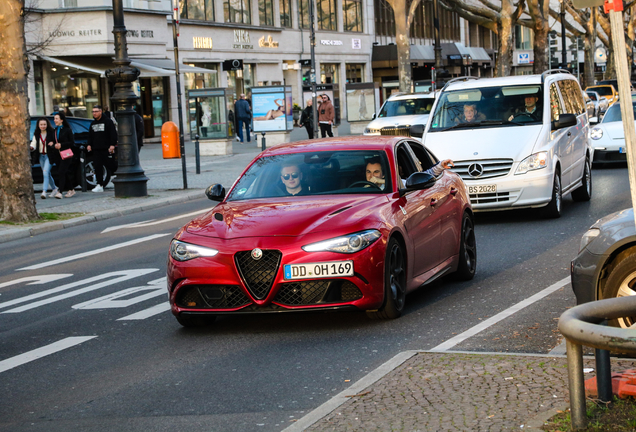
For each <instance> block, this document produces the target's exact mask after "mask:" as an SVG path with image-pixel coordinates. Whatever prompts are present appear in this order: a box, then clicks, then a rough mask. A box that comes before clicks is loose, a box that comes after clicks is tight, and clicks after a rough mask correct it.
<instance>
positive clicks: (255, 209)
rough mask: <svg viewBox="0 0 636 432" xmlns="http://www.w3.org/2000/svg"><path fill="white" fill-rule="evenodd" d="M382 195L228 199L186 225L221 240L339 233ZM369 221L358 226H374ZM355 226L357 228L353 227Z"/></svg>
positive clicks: (367, 216) (371, 211)
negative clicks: (328, 232)
mask: <svg viewBox="0 0 636 432" xmlns="http://www.w3.org/2000/svg"><path fill="white" fill-rule="evenodd" d="M387 202H388V201H387V198H386V196H385V195H372V196H368V197H367V196H362V197H361V196H360V195H347V196H330V197H311V198H308V199H301V200H299V199H297V198H294V199H290V198H268V199H266V200H265V199H258V200H246V201H229V202H225V203H221V204H219V205H217V206H216V207H215V208H214V209H213V210H212V211H210V212H208V213H206V214H205V215H202V216H200V217H198V218H196V219H194V220H193V221H191V222H190V223H188V224H187V225H186V227H185V228H186V230H187V231H188V232H189V233H191V234H196V235H201V236H205V237H214V238H220V239H224V240H230V239H237V238H243V237H274V236H300V235H304V234H309V233H315V232H320V231H333V232H334V236H335V235H339V233H341V232H343V230H345V231H346V230H347V229H348V228H349V227H354V226H359V225H360V224H361V223H362V224H364V222H365V220H369V221H372V220H373V219H374V215H375V214H377V213H378V209H379V207H380V206H381V205H382V204H385V203H387ZM370 224H371V225H369V226H365V227H364V228H362V229H366V228H374V227H375V226H374V225H373V224H372V223H371V222H370ZM356 229H357V228H356Z"/></svg>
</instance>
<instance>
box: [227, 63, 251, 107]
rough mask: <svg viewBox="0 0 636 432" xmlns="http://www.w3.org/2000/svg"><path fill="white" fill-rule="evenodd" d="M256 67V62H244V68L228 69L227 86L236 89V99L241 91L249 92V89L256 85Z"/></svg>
mask: <svg viewBox="0 0 636 432" xmlns="http://www.w3.org/2000/svg"><path fill="white" fill-rule="evenodd" d="M255 69H256V65H255V64H252V63H243V70H236V71H227V86H228V88H231V89H232V90H233V91H234V98H235V99H237V98H238V96H240V95H241V93H245V94H248V93H249V89H251V88H252V87H253V86H254V70H255Z"/></svg>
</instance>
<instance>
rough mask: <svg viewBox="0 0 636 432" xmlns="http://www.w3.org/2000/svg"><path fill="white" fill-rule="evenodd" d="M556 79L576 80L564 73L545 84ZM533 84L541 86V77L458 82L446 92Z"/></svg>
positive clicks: (555, 75) (530, 76)
mask: <svg viewBox="0 0 636 432" xmlns="http://www.w3.org/2000/svg"><path fill="white" fill-rule="evenodd" d="M556 79H574V76H573V75H570V74H564V73H557V74H550V75H546V77H545V82H551V81H554V80H556ZM531 84H541V75H519V76H509V77H501V78H480V79H469V80H467V81H457V82H453V83H450V84H449V85H448V87H446V91H448V90H465V89H474V88H482V87H495V86H509V85H531Z"/></svg>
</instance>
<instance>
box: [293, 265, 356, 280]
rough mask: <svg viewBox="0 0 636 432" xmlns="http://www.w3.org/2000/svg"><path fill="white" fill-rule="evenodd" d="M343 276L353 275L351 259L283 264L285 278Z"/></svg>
mask: <svg viewBox="0 0 636 432" xmlns="http://www.w3.org/2000/svg"><path fill="white" fill-rule="evenodd" d="M344 276H353V261H331V262H322V263H311V264H286V265H285V279H287V280H293V279H315V278H328V277H344Z"/></svg>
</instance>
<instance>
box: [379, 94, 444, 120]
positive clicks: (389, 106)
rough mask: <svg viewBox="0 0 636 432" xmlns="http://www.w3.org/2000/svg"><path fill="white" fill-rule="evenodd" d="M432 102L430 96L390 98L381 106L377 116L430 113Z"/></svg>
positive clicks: (433, 100)
mask: <svg viewBox="0 0 636 432" xmlns="http://www.w3.org/2000/svg"><path fill="white" fill-rule="evenodd" d="M434 102H435V99H433V98H432V97H431V98H417V99H398V100H390V101H387V102H386V103H385V104H384V105H383V106H382V109H381V110H380V114H378V118H382V117H395V116H403V115H422V114H430V113H431V108H433V103H434Z"/></svg>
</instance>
